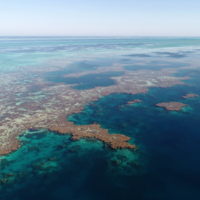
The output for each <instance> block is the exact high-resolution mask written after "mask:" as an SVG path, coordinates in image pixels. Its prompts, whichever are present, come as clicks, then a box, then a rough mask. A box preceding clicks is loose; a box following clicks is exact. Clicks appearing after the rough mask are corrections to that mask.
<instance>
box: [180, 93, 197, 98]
mask: <svg viewBox="0 0 200 200" xmlns="http://www.w3.org/2000/svg"><path fill="white" fill-rule="evenodd" d="M196 97H198V95H197V94H186V95H185V96H183V98H184V99H189V98H196Z"/></svg>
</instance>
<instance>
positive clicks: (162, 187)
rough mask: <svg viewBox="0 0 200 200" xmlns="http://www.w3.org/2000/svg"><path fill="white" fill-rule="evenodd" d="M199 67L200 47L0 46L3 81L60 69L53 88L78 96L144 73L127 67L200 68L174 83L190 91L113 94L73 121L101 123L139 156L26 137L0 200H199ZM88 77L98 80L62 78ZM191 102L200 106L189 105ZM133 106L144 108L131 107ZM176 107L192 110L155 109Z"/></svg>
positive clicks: (9, 162) (93, 144)
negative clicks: (67, 88)
mask: <svg viewBox="0 0 200 200" xmlns="http://www.w3.org/2000/svg"><path fill="white" fill-rule="evenodd" d="M199 58H200V38H154V37H151V38H139V37H138V38H136V37H0V74H2V75H3V74H7V73H12V72H20V71H22V70H25V69H29V68H31V69H33V68H34V69H35V71H36V72H37V70H40V69H42V68H43V67H44V68H46V67H54V68H55V70H54V71H50V72H45V73H44V77H45V79H46V80H47V81H50V82H53V83H61V82H65V83H66V84H76V85H75V86H72V87H73V88H74V89H77V90H87V89H89V88H94V87H97V86H102V87H106V86H109V85H113V84H115V82H113V81H112V80H111V79H109V78H110V77H113V76H116V77H117V76H121V75H123V73H124V72H122V71H117V72H116V71H112V72H106V73H100V74H95V73H92V71H94V70H96V69H97V67H107V66H111V65H112V64H115V63H119V64H135V63H139V64H138V65H129V66H125V67H124V69H126V70H131V71H136V70H139V69H149V70H161V69H163V68H178V67H187V66H189V65H190V63H191V64H193V65H195V66H196V67H195V68H194V69H180V70H178V72H177V73H174V74H173V76H179V77H182V76H190V79H189V80H184V82H185V83H186V85H175V86H173V87H168V88H150V89H149V91H148V92H146V93H145V94H136V95H131V94H124V93H119V94H111V95H108V96H105V97H101V98H100V99H99V100H98V101H94V102H90V103H89V104H88V105H85V107H84V110H83V111H82V112H81V113H78V114H72V115H70V116H66V118H67V119H68V120H69V121H72V122H74V124H75V125H86V124H93V123H97V124H100V125H101V127H102V128H105V129H108V130H109V133H110V134H114V133H119V134H124V135H126V136H129V137H131V140H130V143H131V144H135V145H136V146H137V150H130V149H123V150H120V149H118V150H112V149H110V148H109V146H108V145H107V144H104V143H102V142H101V141H98V140H96V139H93V138H92V139H91V138H90V139H80V140H79V141H72V140H71V139H70V135H67V134H66V135H58V134H56V133H53V132H50V131H48V130H45V129H42V130H39V129H29V130H27V131H25V132H23V133H21V134H20V135H19V137H18V139H19V140H20V141H21V144H22V146H21V147H20V148H19V149H18V150H17V151H15V152H13V153H11V154H9V155H5V156H2V157H0V199H2V200H27V199H29V200H33V199H34V200H35V199H38V200H40V199H48V200H54V199H56V200H67V199H69V200H94V199H95V200H102V199H104V200H108V199H109V200H114V199H115V200H121V199H136V200H169V199H170V200H177V199H181V200H188V199H191V200H199V199H200V190H199V188H200V168H199V166H200V156H199V153H200V131H199V130H200V63H199ZM61 68H62V69H61ZM85 71H88V72H90V74H88V75H83V76H80V77H79V78H72V77H70V78H64V77H63V76H62V75H63V74H70V73H79V72H85ZM26 78H27V77H26ZM19 81H21V82H23V81H24V80H19ZM32 90H33V92H37V88H32ZM190 93H191V94H192V93H195V94H197V95H199V97H197V98H190V99H183V98H182V96H184V95H185V94H190ZM134 99H140V100H142V102H139V103H135V104H131V105H129V106H127V104H126V103H127V102H128V101H133V100H134ZM169 101H178V102H182V103H184V104H187V105H188V106H187V107H184V108H182V109H181V110H180V111H178V112H177V111H166V110H165V109H164V108H159V107H156V106H155V105H156V104H157V103H161V102H169Z"/></svg>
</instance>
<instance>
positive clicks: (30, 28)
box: [0, 0, 200, 37]
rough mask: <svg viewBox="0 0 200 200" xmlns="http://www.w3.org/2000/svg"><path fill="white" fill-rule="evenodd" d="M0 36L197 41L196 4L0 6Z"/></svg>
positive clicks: (17, 0) (50, 1)
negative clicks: (194, 38) (187, 38)
mask: <svg viewBox="0 0 200 200" xmlns="http://www.w3.org/2000/svg"><path fill="white" fill-rule="evenodd" d="M0 36H197V37H199V36H200V0H0Z"/></svg>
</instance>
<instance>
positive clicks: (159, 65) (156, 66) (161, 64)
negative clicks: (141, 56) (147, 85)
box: [124, 61, 189, 71]
mask: <svg viewBox="0 0 200 200" xmlns="http://www.w3.org/2000/svg"><path fill="white" fill-rule="evenodd" d="M185 66H189V64H187V63H180V62H168V61H151V62H148V63H145V64H142V65H127V66H124V69H126V70H130V71H137V70H141V69H149V70H161V69H163V68H178V67H185Z"/></svg>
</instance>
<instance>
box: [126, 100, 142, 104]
mask: <svg viewBox="0 0 200 200" xmlns="http://www.w3.org/2000/svg"><path fill="white" fill-rule="evenodd" d="M140 102H142V100H139V99H135V100H133V101H128V102H127V104H134V103H140Z"/></svg>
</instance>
